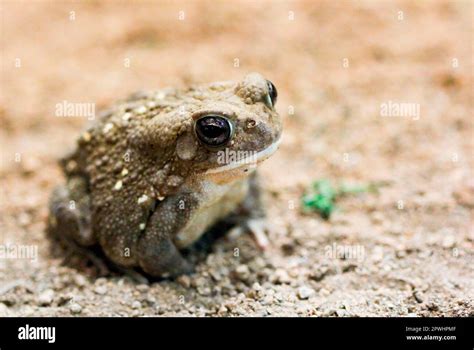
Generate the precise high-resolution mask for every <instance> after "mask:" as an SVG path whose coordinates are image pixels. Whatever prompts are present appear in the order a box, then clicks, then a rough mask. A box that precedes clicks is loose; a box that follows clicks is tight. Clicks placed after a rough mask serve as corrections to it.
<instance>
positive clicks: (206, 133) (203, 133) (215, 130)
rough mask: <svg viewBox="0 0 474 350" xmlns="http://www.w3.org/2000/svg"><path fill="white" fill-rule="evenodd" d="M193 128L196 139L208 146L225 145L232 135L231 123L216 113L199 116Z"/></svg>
mask: <svg viewBox="0 0 474 350" xmlns="http://www.w3.org/2000/svg"><path fill="white" fill-rule="evenodd" d="M194 129H195V131H196V135H197V137H198V139H199V140H200V141H201V142H202V143H204V144H205V145H207V146H210V147H219V146H222V145H225V144H226V143H227V142H228V141H229V140H230V139H231V137H232V124H231V123H230V122H229V121H228V120H227V119H226V118H224V117H221V116H218V115H206V116H204V117H201V118H199V119H198V120H197V121H196V124H195V127H194Z"/></svg>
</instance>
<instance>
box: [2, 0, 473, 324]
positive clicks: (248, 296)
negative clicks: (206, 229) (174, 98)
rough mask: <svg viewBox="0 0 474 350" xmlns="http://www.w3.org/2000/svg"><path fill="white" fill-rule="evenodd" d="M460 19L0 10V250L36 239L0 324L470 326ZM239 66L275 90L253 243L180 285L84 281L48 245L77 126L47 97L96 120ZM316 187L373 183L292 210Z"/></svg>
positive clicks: (309, 8) (219, 250) (235, 11)
mask: <svg viewBox="0 0 474 350" xmlns="http://www.w3.org/2000/svg"><path fill="white" fill-rule="evenodd" d="M472 10H473V9H472V2H469V1H453V2H444V1H443V2H440V1H425V2H419V3H414V2H388V1H362V2H352V1H340V2H336V1H323V2H293V1H292V2H287V1H275V2H271V3H270V2H266V1H262V2H247V1H239V2H237V1H233V2H224V1H212V2H207V1H191V2H187V3H180V2H176V1H173V2H171V1H170V2H165V1H159V2H139V3H135V4H130V3H127V2H112V1H110V2H99V1H95V2H94V1H92V2H89V3H87V4H79V3H75V2H56V3H49V2H36V3H23V2H21V3H15V2H5V1H2V3H1V16H2V37H1V51H2V53H1V58H2V60H1V104H0V125H1V132H0V137H1V143H0V145H1V166H0V181H1V203H0V206H1V207H0V213H1V214H0V215H1V217H0V225H1V226H0V244H2V245H3V247H6V246H12V245H13V246H16V247H19V246H21V245H28V246H34V247H37V249H38V258H37V260H36V261H30V260H28V259H11V258H7V257H3V258H1V259H0V315H11V316H15V315H18V316H64V315H65V316H68V315H74V316H91V315H94V316H141V315H183V316H187V315H197V316H204V315H206V316H214V315H219V316H232V315H252V316H264V315H271V316H293V315H306V316H398V315H403V316H405V315H408V316H439V315H444V316H454V315H460V316H469V315H470V316H473V303H474V301H473V291H474V271H473V266H474V265H473V252H474V230H473V208H474V180H473V174H472V169H473V157H472V155H473V146H474V145H473V139H474V138H473V123H472V122H473V109H472V107H473V106H472V101H473V96H472V91H473V81H472V62H473V56H472V43H473V36H472V33H473V21H472V13H473V12H472ZM71 11H74V12H71ZM180 11H184V12H180ZM183 14H184V18H181V19H180V16H181V17H182V15H183ZM73 17H74V18H73ZM17 59H20V61H21V62H20V61H18V60H17ZM236 59H237V60H238V61H236ZM127 60H129V61H127ZM127 62H130V65H129V67H127V64H126V63H127ZM18 63H21V64H20V65H19V64H18ZM237 63H238V64H237ZM251 71H258V72H260V73H262V74H264V75H265V76H266V77H268V78H269V79H270V80H272V81H273V82H274V83H275V85H276V86H277V88H278V91H279V99H278V103H277V109H278V111H279V112H280V113H281V115H282V116H283V118H284V127H285V130H284V136H283V142H282V145H281V148H280V150H279V151H278V152H277V154H276V155H274V156H273V157H272V158H271V159H270V160H268V161H267V162H266V163H265V164H263V166H262V168H261V171H260V174H261V178H262V180H263V184H262V186H263V188H264V200H265V203H266V207H267V211H268V217H269V220H270V222H271V223H272V224H273V225H274V229H273V230H272V231H271V232H270V233H269V238H270V241H271V247H270V248H269V249H268V251H266V252H265V253H259V252H258V250H256V249H255V246H254V245H253V244H252V242H251V240H250V239H249V237H248V235H240V236H238V235H232V234H231V235H230V236H229V235H227V236H224V237H221V238H219V239H218V240H217V241H215V242H214V243H213V244H212V246H211V252H210V253H209V254H208V255H207V256H205V257H204V258H203V259H202V262H201V263H200V264H199V265H198V267H197V272H196V274H194V275H192V276H190V277H183V278H180V279H179V280H178V281H155V282H149V283H139V282H136V280H134V279H133V278H132V277H131V276H129V275H124V274H121V273H117V272H112V273H111V274H110V275H108V276H105V277H104V276H102V277H101V276H98V274H97V270H96V269H95V268H94V266H93V265H91V264H90V262H87V259H84V258H83V257H81V256H80V255H72V256H71V255H69V253H68V252H67V251H62V250H61V249H60V248H59V247H55V246H54V245H52V243H51V242H50V240H48V239H47V237H46V235H45V227H46V219H47V200H48V196H49V193H50V191H51V189H52V188H53V187H54V185H56V184H58V183H59V182H61V181H63V180H62V175H61V173H60V171H59V169H58V166H57V163H56V160H57V159H58V158H59V157H60V156H61V155H63V154H64V153H65V152H66V150H67V149H69V148H70V147H72V146H73V145H74V139H75V138H76V137H77V135H78V134H79V132H80V130H82V129H83V128H84V127H85V125H86V124H87V121H86V120H85V119H84V118H58V117H56V116H55V113H54V112H55V105H56V104H57V103H60V102H62V101H64V100H66V101H69V102H93V103H96V104H97V109H98V110H99V109H100V108H102V107H105V106H107V105H108V104H109V103H111V102H113V101H114V100H116V99H118V98H123V97H125V96H127V95H128V94H129V93H131V92H134V91H136V90H144V89H156V88H161V87H166V86H185V85H186V84H188V83H196V82H212V81H218V80H230V79H233V80H237V79H240V78H242V77H243V76H244V75H245V74H246V73H247V72H251ZM388 101H392V102H412V103H417V104H419V105H420V116H419V119H418V118H411V117H383V116H381V113H380V106H381V104H382V103H384V102H388ZM320 178H328V179H331V180H332V181H335V182H352V183H362V184H367V183H372V182H379V183H383V184H384V186H383V187H381V188H380V190H379V192H378V193H368V194H363V195H358V196H353V197H348V198H344V199H342V200H340V201H339V202H338V207H339V209H340V210H339V211H338V212H336V213H335V215H334V216H333V217H332V218H331V219H330V220H329V221H325V220H323V219H321V218H320V217H319V216H318V215H317V214H303V213H302V211H301V206H300V200H301V196H302V195H303V193H304V191H305V188H307V187H308V186H309V185H310V184H311V183H312V182H313V181H314V180H317V179H320ZM341 247H342V248H347V249H356V250H357V249H358V252H359V254H358V255H357V256H350V255H347V254H346V255H345V256H341V255H340V254H337V252H338V250H337V249H340V248H341ZM236 248H238V252H239V254H238V256H235V255H237V254H235V252H236V251H237V250H236Z"/></svg>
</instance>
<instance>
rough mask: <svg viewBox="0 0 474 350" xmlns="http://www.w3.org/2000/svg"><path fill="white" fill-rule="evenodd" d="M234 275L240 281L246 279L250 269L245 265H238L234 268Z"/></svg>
mask: <svg viewBox="0 0 474 350" xmlns="http://www.w3.org/2000/svg"><path fill="white" fill-rule="evenodd" d="M235 275H236V276H237V278H239V279H240V280H241V281H246V280H248V278H249V277H250V270H249V267H248V266H247V265H239V266H237V268H236V269H235Z"/></svg>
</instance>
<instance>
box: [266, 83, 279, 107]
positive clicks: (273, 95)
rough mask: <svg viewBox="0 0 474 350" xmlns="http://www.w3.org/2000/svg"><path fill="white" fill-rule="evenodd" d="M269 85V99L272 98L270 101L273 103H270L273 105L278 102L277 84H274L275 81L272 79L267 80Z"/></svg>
mask: <svg viewBox="0 0 474 350" xmlns="http://www.w3.org/2000/svg"><path fill="white" fill-rule="evenodd" d="M267 87H268V99H269V100H270V101H269V102H271V104H270V103H269V104H270V107H273V106H275V103H276V102H277V97H278V92H277V89H276V87H275V85H273V83H272V82H271V81H270V80H267Z"/></svg>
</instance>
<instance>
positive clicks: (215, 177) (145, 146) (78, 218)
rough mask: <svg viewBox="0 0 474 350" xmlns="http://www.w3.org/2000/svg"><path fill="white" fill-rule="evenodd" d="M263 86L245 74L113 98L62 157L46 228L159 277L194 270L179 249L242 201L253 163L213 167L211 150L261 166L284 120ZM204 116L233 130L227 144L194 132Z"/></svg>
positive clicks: (256, 76)
mask: <svg viewBox="0 0 474 350" xmlns="http://www.w3.org/2000/svg"><path fill="white" fill-rule="evenodd" d="M268 89H269V88H268V84H267V81H266V80H265V79H264V78H263V77H262V76H261V75H260V74H257V73H252V74H249V75H247V76H246V77H245V78H244V79H243V80H242V81H240V82H238V83H234V82H220V83H213V84H208V85H196V86H192V87H190V88H187V89H181V90H179V89H172V88H169V89H163V90H159V91H152V92H146V93H138V94H135V95H133V96H131V97H130V98H129V99H127V100H126V101H122V102H120V103H118V104H116V105H115V106H113V107H112V108H111V109H109V110H108V111H106V112H105V113H103V114H102V115H101V116H99V118H98V120H97V121H96V122H95V124H94V125H93V126H92V127H91V128H89V129H88V130H87V131H85V132H84V133H83V134H82V135H81V136H80V137H79V139H78V141H77V147H76V149H75V150H74V151H73V152H72V153H71V154H69V155H68V156H66V157H65V158H64V159H63V160H62V161H61V165H62V168H63V171H64V174H65V176H66V184H65V185H63V186H59V187H57V188H56V189H55V190H54V191H53V194H52V196H51V201H50V212H51V215H50V226H51V227H52V228H53V229H54V231H55V232H56V233H57V234H59V235H64V236H66V237H68V238H71V239H73V240H74V241H75V242H76V243H78V244H80V245H82V246H91V245H95V244H99V245H100V246H101V247H102V249H103V250H104V252H105V254H106V255H107V257H108V258H109V259H110V260H112V261H113V262H114V263H116V264H118V265H121V266H124V267H141V268H142V269H143V270H144V271H145V272H146V273H148V274H150V275H152V276H164V277H167V276H176V275H179V274H182V273H189V272H191V271H192V266H190V264H189V263H188V262H187V261H186V260H185V259H184V258H183V257H182V255H181V253H180V252H179V249H182V248H184V247H186V246H189V245H190V244H192V243H193V242H194V241H195V240H196V239H198V238H199V237H200V236H201V235H202V234H203V233H204V232H205V231H206V229H208V228H209V227H210V226H211V225H212V224H214V223H215V222H216V221H218V220H220V219H222V218H224V217H226V216H227V215H229V214H230V213H232V212H233V211H235V210H236V209H237V208H238V207H239V205H241V204H242V203H243V202H244V201H245V200H246V198H247V197H248V192H249V191H248V189H249V174H251V173H252V172H253V170H254V168H255V167H254V166H253V165H255V164H250V165H244V166H238V167H233V168H232V169H228V168H224V170H222V171H220V170H219V169H220V168H222V166H223V164H222V163H220V162H219V157H218V151H222V150H224V149H225V148H227V150H230V151H253V152H261V154H265V157H261V158H262V159H260V158H258V161H257V163H258V162H260V161H261V160H263V158H266V157H268V156H269V155H270V153H272V152H273V149H276V147H275V145H276V143H277V141H278V140H279V138H280V135H281V131H282V125H281V120H280V117H279V116H278V114H277V113H276V111H275V109H274V106H273V105H272V104H271V101H270V103H269V96H268V94H269V91H268ZM208 114H213V115H221V116H225V117H226V118H227V119H228V120H230V121H231V122H232V124H233V126H234V132H233V136H232V139H231V140H230V141H229V143H227V144H226V145H225V146H224V147H220V148H209V147H207V145H204V144H202V142H200V140H199V139H198V138H197V136H196V133H195V121H196V120H197V119H199V118H200V117H202V116H205V115H208ZM272 146H273V147H272ZM269 149H272V152H265V150H269ZM257 154H258V153H257ZM212 169H214V171H212V172H209V170H212Z"/></svg>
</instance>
